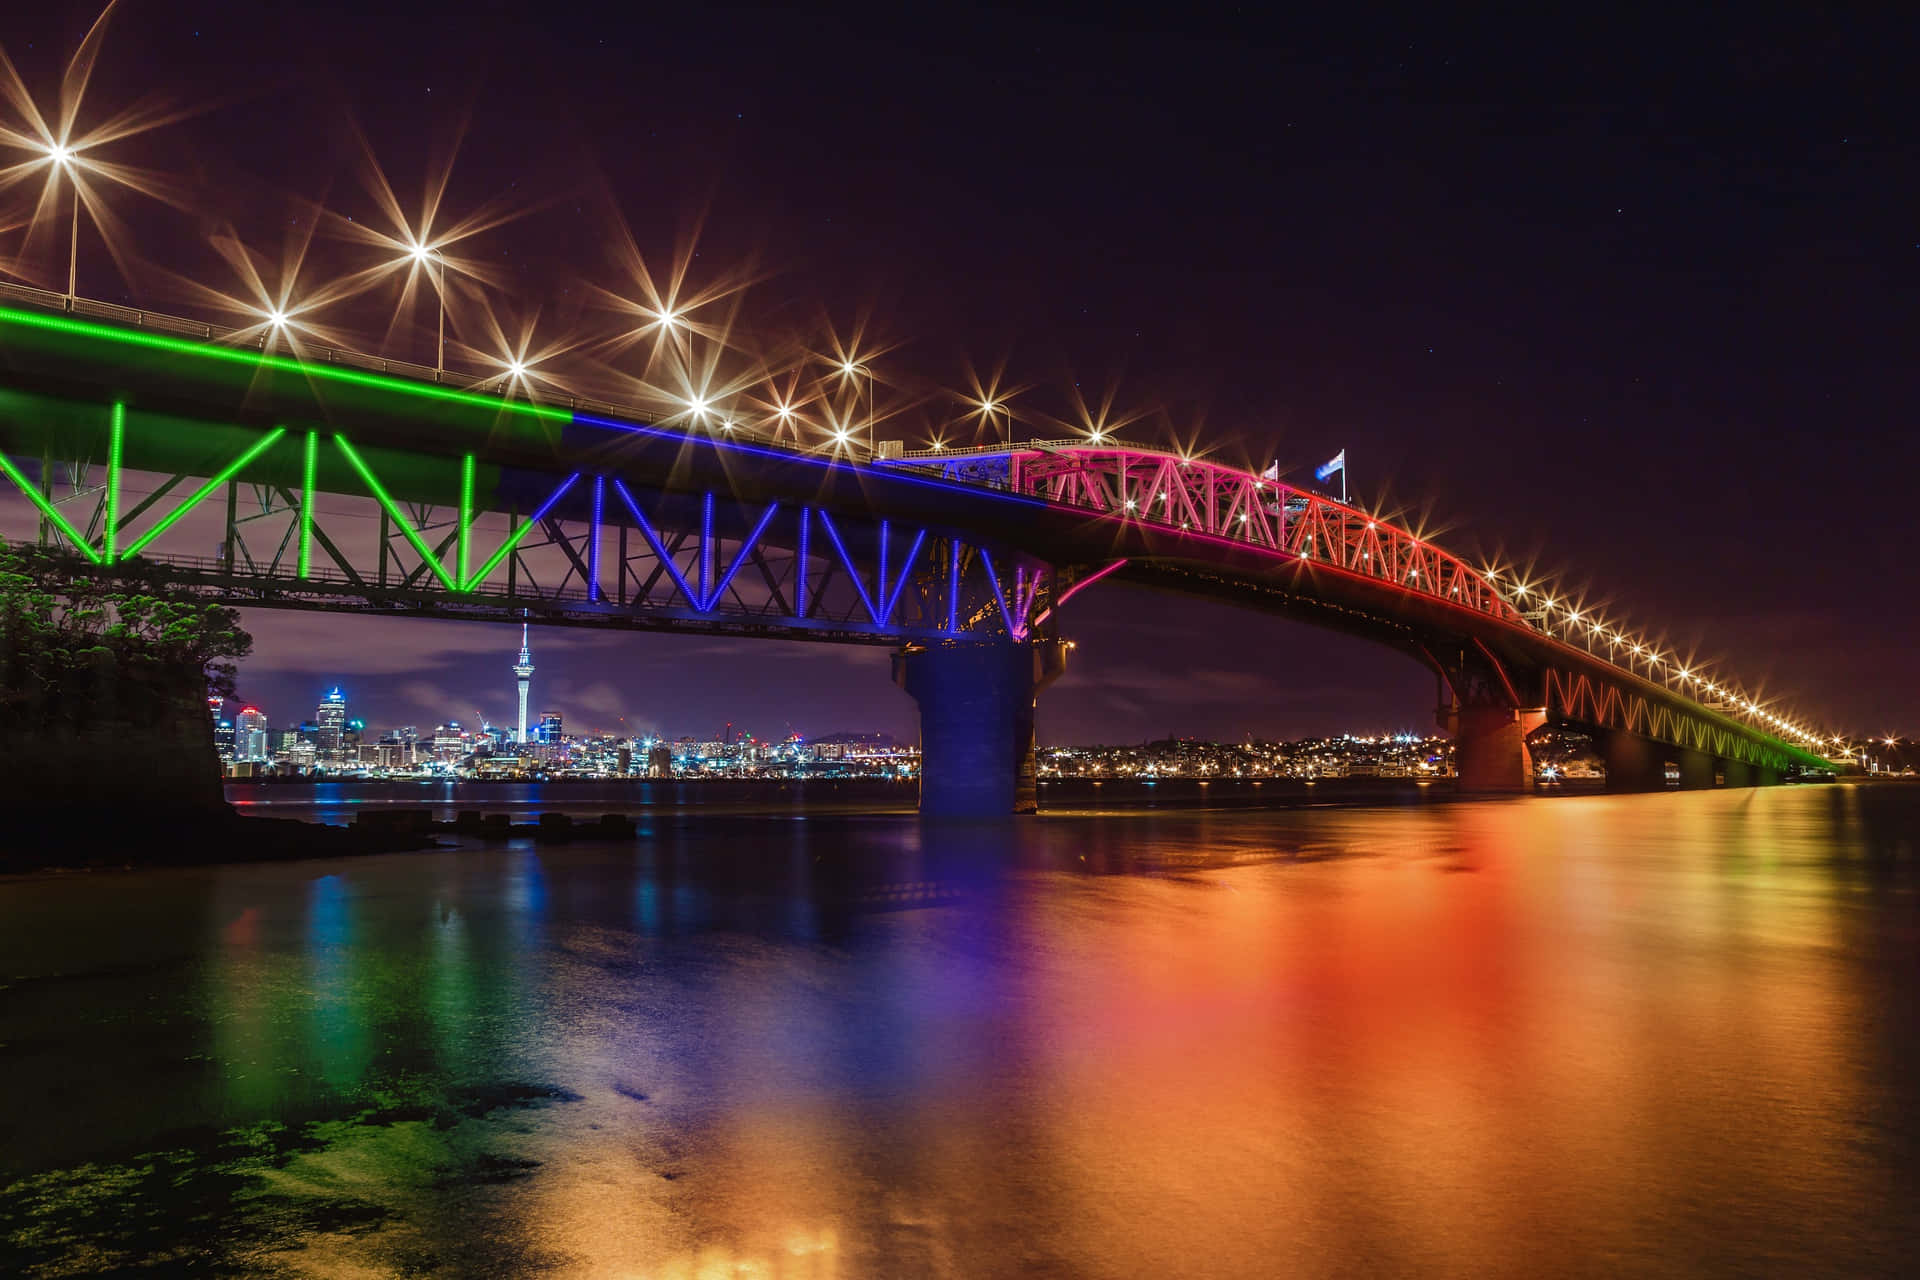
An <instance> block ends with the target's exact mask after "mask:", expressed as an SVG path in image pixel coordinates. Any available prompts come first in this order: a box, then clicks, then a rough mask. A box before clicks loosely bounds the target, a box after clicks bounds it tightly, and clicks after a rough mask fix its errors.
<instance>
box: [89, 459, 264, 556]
mask: <svg viewBox="0 0 1920 1280" xmlns="http://www.w3.org/2000/svg"><path fill="white" fill-rule="evenodd" d="M285 434H287V429H286V428H285V427H275V428H274V429H273V430H272V431H270V432H268V433H267V434H266V435H265V436H264V437H262V438H261V439H260V440H259V441H257V442H255V444H254V446H253V447H252V448H251V449H248V450H247V451H246V452H245V453H243V454H241V455H240V456H239V457H237V458H235V459H234V460H233V461H232V462H230V463H228V464H227V465H226V466H225V467H224V468H223V469H222V470H221V471H220V474H218V475H216V476H214V477H213V478H212V479H211V480H209V481H207V482H206V483H205V484H203V485H201V486H200V487H199V488H198V489H195V490H194V491H193V496H192V497H190V498H188V499H187V500H186V501H185V502H182V503H181V504H180V505H179V506H177V507H175V508H174V509H173V510H172V511H169V512H168V513H167V514H166V515H165V516H164V517H162V518H161V520H160V522H159V523H158V524H156V525H154V526H153V528H151V529H149V530H147V531H146V532H145V533H143V534H141V535H140V536H139V537H138V538H135V539H134V540H133V543H132V545H130V546H129V547H128V548H127V549H126V550H125V551H123V552H121V555H120V558H121V559H123V560H125V559H130V558H132V557H133V556H137V555H139V554H140V549H141V548H142V547H144V546H146V545H147V544H148V543H149V542H152V541H153V540H154V539H155V538H157V537H159V536H160V535H161V534H163V533H165V532H166V531H167V530H168V529H169V528H170V527H172V525H173V523H174V521H176V520H178V519H179V518H180V517H181V516H184V515H185V514H187V512H189V511H191V510H193V509H194V508H195V507H197V506H199V505H200V503H201V502H203V501H205V500H206V498H207V496H208V495H209V494H211V493H212V492H213V491H214V490H216V489H218V488H219V487H220V486H221V485H223V484H225V483H226V482H227V481H229V480H231V479H233V477H234V474H235V473H236V472H238V471H239V470H240V468H242V467H244V466H246V465H247V464H248V463H249V462H252V461H253V460H254V459H255V458H257V457H259V456H260V455H261V454H263V453H265V452H266V451H267V450H268V449H270V448H272V447H273V445H274V444H275V442H277V441H278V440H279V439H280V437H281V436H283V435H285Z"/></svg>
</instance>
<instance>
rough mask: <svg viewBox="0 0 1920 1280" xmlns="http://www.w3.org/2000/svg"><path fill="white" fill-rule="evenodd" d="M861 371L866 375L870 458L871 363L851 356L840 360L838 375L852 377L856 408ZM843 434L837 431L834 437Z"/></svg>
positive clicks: (872, 444)
mask: <svg viewBox="0 0 1920 1280" xmlns="http://www.w3.org/2000/svg"><path fill="white" fill-rule="evenodd" d="M863 373H864V374H866V375H867V457H868V458H869V459H871V458H872V457H873V454H874V442H873V367H872V366H871V365H864V364H860V363H859V362H858V361H855V360H854V359H852V358H851V357H848V358H845V359H843V360H841V362H840V376H841V377H842V378H852V379H853V380H854V381H853V395H854V401H853V402H854V406H855V407H856V408H858V407H859V404H860V375H861V374H863ZM845 434H846V432H844V431H842V432H840V433H838V435H836V437H835V438H836V439H838V438H839V437H840V436H844V435H845ZM843 443H844V441H843Z"/></svg>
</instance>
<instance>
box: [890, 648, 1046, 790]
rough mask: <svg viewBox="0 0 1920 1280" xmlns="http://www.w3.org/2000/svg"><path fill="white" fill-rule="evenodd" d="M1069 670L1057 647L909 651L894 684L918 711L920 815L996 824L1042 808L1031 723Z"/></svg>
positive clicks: (898, 661) (900, 659)
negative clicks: (1043, 694)
mask: <svg viewBox="0 0 1920 1280" xmlns="http://www.w3.org/2000/svg"><path fill="white" fill-rule="evenodd" d="M1065 665H1066V645H1065V643H1064V642H1062V641H1058V640H1049V641H1034V642H1024V643H1016V642H1009V641H1004V640H1001V641H987V642H974V643H956V644H943V645H936V646H933V647H928V648H923V647H920V646H918V645H915V646H910V647H908V648H906V649H903V650H901V651H899V652H898V653H895V654H894V655H893V679H894V683H895V684H898V685H899V686H900V687H901V688H902V689H905V690H906V691H907V693H908V694H909V695H911V696H912V698H913V700H914V701H915V702H917V703H919V704H920V812H921V814H922V815H923V816H925V817H929V818H997V817H1004V816H1006V815H1007V814H1010V813H1032V812H1034V811H1035V810H1036V809H1037V808H1038V807H1039V789H1038V787H1037V785H1036V779H1035V776H1034V758H1033V715H1034V704H1035V701H1036V699H1037V697H1038V695H1039V692H1040V690H1041V689H1044V688H1045V687H1046V686H1047V685H1049V684H1051V683H1052V682H1053V681H1054V680H1055V679H1057V678H1058V677H1059V675H1060V673H1061V671H1062V670H1064V669H1065Z"/></svg>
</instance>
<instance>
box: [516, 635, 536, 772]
mask: <svg viewBox="0 0 1920 1280" xmlns="http://www.w3.org/2000/svg"><path fill="white" fill-rule="evenodd" d="M513 674H514V675H515V676H516V677H517V678H518V679H519V681H520V732H519V735H518V736H516V737H515V738H514V741H515V742H525V741H526V740H527V690H528V688H530V687H531V686H532V684H533V650H531V649H529V648H528V647H527V624H526V623H524V622H523V623H521V624H520V661H518V662H516V663H514V664H513Z"/></svg>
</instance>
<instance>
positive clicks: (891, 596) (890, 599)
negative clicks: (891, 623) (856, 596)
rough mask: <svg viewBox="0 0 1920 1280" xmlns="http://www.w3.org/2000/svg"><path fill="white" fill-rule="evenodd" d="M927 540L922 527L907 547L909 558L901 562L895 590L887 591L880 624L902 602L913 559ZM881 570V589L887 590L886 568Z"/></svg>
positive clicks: (894, 586)
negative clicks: (902, 593) (901, 595)
mask: <svg viewBox="0 0 1920 1280" xmlns="http://www.w3.org/2000/svg"><path fill="white" fill-rule="evenodd" d="M926 540H927V531H926V530H925V529H922V530H921V531H920V532H919V533H917V534H915V535H914V538H913V545H912V546H911V547H909V548H907V558H906V559H905V560H903V561H901V563H900V576H899V578H898V579H896V580H895V582H894V584H893V590H892V591H888V592H887V599H886V607H885V608H883V609H881V610H880V624H881V625H882V626H885V625H886V623H887V620H888V619H889V618H891V617H893V607H894V606H895V605H897V604H899V603H900V593H901V592H902V591H904V590H905V589H906V586H907V575H908V574H909V573H912V572H913V559H914V557H915V556H917V555H919V554H920V545H921V544H922V543H924V542H925V541H926ZM881 572H882V574H883V576H882V577H881V579H880V589H881V590H882V591H886V589H887V581H886V578H885V577H884V574H885V570H882V571H881Z"/></svg>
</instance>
